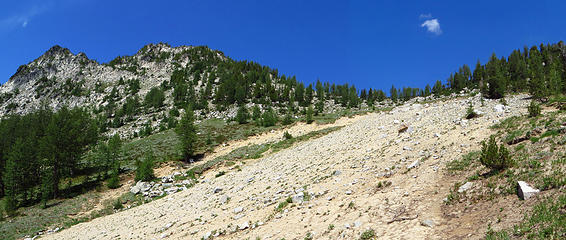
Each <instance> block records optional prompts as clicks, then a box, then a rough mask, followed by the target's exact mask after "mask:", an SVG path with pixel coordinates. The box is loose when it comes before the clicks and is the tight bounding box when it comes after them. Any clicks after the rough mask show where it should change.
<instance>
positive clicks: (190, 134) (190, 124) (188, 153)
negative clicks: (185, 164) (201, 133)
mask: <svg viewBox="0 0 566 240" xmlns="http://www.w3.org/2000/svg"><path fill="white" fill-rule="evenodd" d="M194 121H195V115H194V112H193V109H192V107H191V106H189V107H187V109H186V110H185V114H184V115H183V117H182V118H181V121H179V124H178V125H177V128H176V132H177V135H179V138H180V140H181V148H182V149H183V155H184V158H185V160H189V159H190V158H191V157H192V156H193V155H194V153H195V149H196V141H197V133H196V131H197V129H196V127H195V125H194Z"/></svg>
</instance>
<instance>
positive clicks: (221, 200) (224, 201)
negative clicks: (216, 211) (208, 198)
mask: <svg viewBox="0 0 566 240" xmlns="http://www.w3.org/2000/svg"><path fill="white" fill-rule="evenodd" d="M227 202H228V196H226V195H222V196H221V197H220V204H222V205H224V204H226V203H227Z"/></svg>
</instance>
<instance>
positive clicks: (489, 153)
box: [480, 135, 513, 171]
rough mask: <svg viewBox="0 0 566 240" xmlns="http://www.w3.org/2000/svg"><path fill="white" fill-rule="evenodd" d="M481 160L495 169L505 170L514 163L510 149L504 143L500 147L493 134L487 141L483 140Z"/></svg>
mask: <svg viewBox="0 0 566 240" xmlns="http://www.w3.org/2000/svg"><path fill="white" fill-rule="evenodd" d="M480 162H481V164H483V165H484V166H486V167H488V168H490V169H492V170H495V171H499V170H503V169H506V168H508V167H511V166H512V165H513V160H512V159H511V156H510V155H509V151H508V150H507V148H505V146H504V145H503V144H501V146H499V147H498V146H497V142H496V141H495V136H493V135H492V136H491V137H490V138H489V141H488V142H487V143H486V142H485V141H483V142H482V149H481V155H480Z"/></svg>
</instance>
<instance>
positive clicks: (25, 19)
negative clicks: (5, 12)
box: [0, 2, 50, 29]
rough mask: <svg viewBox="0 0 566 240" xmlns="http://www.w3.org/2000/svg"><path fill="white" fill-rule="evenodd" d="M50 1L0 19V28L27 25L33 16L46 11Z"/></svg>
mask: <svg viewBox="0 0 566 240" xmlns="http://www.w3.org/2000/svg"><path fill="white" fill-rule="evenodd" d="M49 5H50V2H46V3H44V5H34V6H32V7H31V8H30V9H29V10H28V11H26V12H23V13H20V14H17V15H14V16H11V17H7V18H4V19H0V29H13V28H15V27H24V28H25V27H27V26H28V24H29V22H30V21H31V19H32V18H34V17H35V16H37V15H39V14H41V13H43V12H45V11H47V10H48V9H49Z"/></svg>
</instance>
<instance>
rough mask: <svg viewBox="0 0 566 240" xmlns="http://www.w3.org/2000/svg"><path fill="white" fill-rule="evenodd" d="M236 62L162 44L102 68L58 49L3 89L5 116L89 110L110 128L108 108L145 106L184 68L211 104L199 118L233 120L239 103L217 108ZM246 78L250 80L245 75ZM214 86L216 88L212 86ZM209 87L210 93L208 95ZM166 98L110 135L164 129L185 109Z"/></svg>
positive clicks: (1, 112) (274, 78) (273, 73)
mask: <svg viewBox="0 0 566 240" xmlns="http://www.w3.org/2000/svg"><path fill="white" fill-rule="evenodd" d="M235 62H236V61H234V60H232V59H230V58H229V57H226V56H224V54H223V53H222V52H220V51H217V50H212V49H209V48H207V47H204V46H179V47H171V46H169V45H168V44H164V43H159V44H149V45H146V46H144V47H143V48H142V49H140V50H139V51H138V52H137V53H136V54H134V55H132V56H120V57H117V58H116V59H114V60H112V61H110V62H109V63H104V64H101V63H98V62H97V61H95V60H92V59H89V58H88V57H87V55H86V54H85V53H82V52H81V53H78V54H73V53H72V52H71V51H70V50H69V49H66V48H63V47H60V46H54V47H52V48H51V49H49V50H48V51H47V52H45V54H43V55H42V56H40V57H39V58H37V59H35V60H33V61H32V62H30V63H28V64H26V65H22V66H20V67H19V68H18V70H17V72H16V73H15V74H14V75H13V76H12V77H11V78H10V79H9V80H8V81H7V82H6V83H4V84H3V85H2V86H0V116H5V115H8V114H25V113H29V112H31V111H33V110H35V109H38V108H40V107H43V106H47V107H48V108H51V109H53V110H57V109H60V108H61V107H63V106H67V107H76V106H78V107H86V108H88V109H90V110H91V111H92V112H93V113H94V114H97V115H108V116H105V118H107V119H105V121H108V122H109V123H110V122H111V121H112V120H113V117H114V116H115V113H112V112H110V113H106V112H105V111H106V109H107V108H109V107H112V108H114V109H116V110H115V111H117V110H118V109H120V108H122V106H123V105H124V104H125V103H126V102H127V101H128V99H133V98H134V97H137V98H138V101H139V102H142V104H143V100H144V97H145V96H146V94H147V93H148V92H149V91H150V89H151V88H153V87H160V86H163V85H167V84H169V85H171V81H172V80H171V78H172V75H173V73H174V71H175V70H179V69H182V70H185V71H187V72H188V73H187V76H186V78H187V79H186V81H187V82H189V88H190V89H189V92H188V93H187V95H190V94H191V93H192V92H193V90H194V93H192V94H194V96H193V98H194V99H195V101H197V100H199V101H200V99H204V100H206V102H207V106H206V107H203V108H201V109H197V111H196V114H197V116H198V117H199V118H200V119H209V118H222V119H228V118H232V117H234V116H235V114H236V111H237V107H236V104H233V105H231V106H228V107H217V106H216V105H215V104H214V102H213V100H214V96H215V94H216V91H217V87H218V84H219V82H220V81H221V79H220V75H221V73H219V72H218V71H219V70H218V68H219V65H221V64H222V63H227V64H234V63H235ZM245 63H246V64H247V63H248V62H245ZM262 68H263V69H264V72H266V74H267V78H268V79H269V81H271V84H272V86H273V88H274V89H276V90H277V91H282V90H281V89H282V84H283V80H282V77H281V76H279V74H278V73H277V70H272V69H269V68H267V67H262ZM242 75H245V72H243V70H242ZM289 79H291V78H290V77H289ZM293 79H294V78H293ZM208 83H210V84H211V86H207V84H208ZM206 88H208V89H209V91H210V92H204V91H205V89H206ZM164 94H165V101H164V106H163V107H160V108H158V109H153V108H151V109H143V110H142V111H137V112H136V113H135V116H130V117H128V118H126V119H125V120H124V123H123V126H119V127H115V126H110V128H111V129H109V132H108V133H109V134H114V133H116V132H118V133H120V134H121V135H122V136H123V137H132V136H133V134H134V133H135V132H139V131H140V129H142V128H143V127H144V125H145V124H147V123H148V122H149V123H150V124H151V125H152V128H153V129H159V126H160V125H162V124H164V123H162V121H164V119H163V118H164V117H165V116H167V117H171V116H169V112H170V110H171V109H173V108H178V109H179V110H180V111H181V113H182V111H183V108H184V107H185V106H175V104H174V100H173V96H172V95H173V89H172V88H171V86H169V88H168V89H167V90H165V92H164ZM247 102H248V104H247V105H248V107H251V106H252V105H255V104H254V103H253V101H251V100H250V99H248V101H247ZM256 103H257V102H256ZM262 103H263V104H257V105H259V106H260V107H261V108H262V109H263V108H264V107H265V106H266V103H268V102H262ZM109 105H112V106H109ZM114 105H115V106H114ZM268 105H272V106H273V107H274V108H275V110H278V109H279V108H286V106H283V105H284V104H283V103H278V102H271V101H269V104H268ZM339 108H340V107H339V105H335V104H334V102H333V101H326V111H327V112H332V111H334V110H336V109H339ZM173 117H174V116H173ZM177 118H178V117H177ZM109 125H111V124H109Z"/></svg>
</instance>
